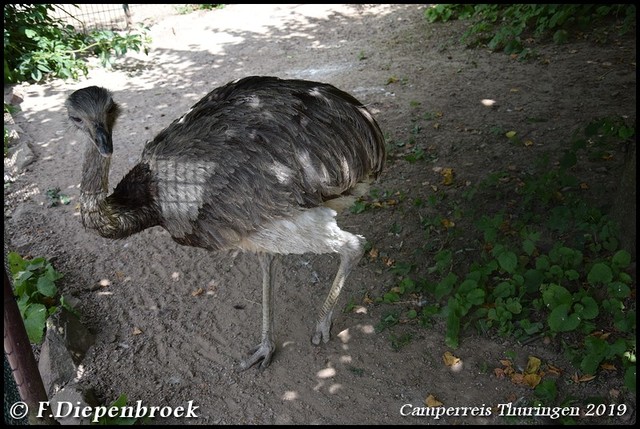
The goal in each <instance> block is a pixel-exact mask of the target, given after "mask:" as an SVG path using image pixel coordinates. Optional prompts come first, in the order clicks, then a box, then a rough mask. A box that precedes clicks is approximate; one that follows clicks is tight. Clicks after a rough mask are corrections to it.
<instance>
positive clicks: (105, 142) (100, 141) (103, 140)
mask: <svg viewBox="0 0 640 429" xmlns="http://www.w3.org/2000/svg"><path fill="white" fill-rule="evenodd" d="M94 142H95V144H96V147H97V148H98V152H100V155H102V156H104V157H109V156H111V154H112V153H113V141H112V140H111V133H109V132H108V131H107V130H106V128H105V127H104V125H102V124H98V126H97V127H96V138H95V140H94Z"/></svg>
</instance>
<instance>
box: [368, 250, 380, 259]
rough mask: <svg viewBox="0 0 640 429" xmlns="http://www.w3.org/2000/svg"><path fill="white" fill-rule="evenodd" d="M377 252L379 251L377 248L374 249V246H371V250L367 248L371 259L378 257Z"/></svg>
mask: <svg viewBox="0 0 640 429" xmlns="http://www.w3.org/2000/svg"><path fill="white" fill-rule="evenodd" d="M378 253H379V250H378V249H376V248H375V247H372V248H371V250H369V257H370V258H371V259H376V258H377V257H378Z"/></svg>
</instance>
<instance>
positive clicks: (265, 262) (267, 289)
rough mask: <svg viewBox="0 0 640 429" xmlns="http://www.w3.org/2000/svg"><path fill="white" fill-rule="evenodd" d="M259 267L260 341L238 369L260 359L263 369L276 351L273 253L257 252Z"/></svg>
mask: <svg viewBox="0 0 640 429" xmlns="http://www.w3.org/2000/svg"><path fill="white" fill-rule="evenodd" d="M258 260H259V261H260V268H261V269H262V342H261V343H260V345H258V347H256V348H255V349H254V350H253V354H252V355H251V357H249V358H248V359H246V360H244V361H242V363H241V364H240V370H242V371H244V370H246V369H248V368H251V367H252V366H253V365H255V364H256V363H258V362H260V361H262V363H261V364H260V368H262V369H264V368H266V367H268V366H269V364H270V363H271V357H272V356H273V353H274V352H275V351H276V342H275V340H274V336H273V286H274V285H273V277H272V275H271V263H272V262H273V255H272V254H270V253H262V252H261V253H258Z"/></svg>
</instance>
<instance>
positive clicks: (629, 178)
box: [610, 140, 636, 261]
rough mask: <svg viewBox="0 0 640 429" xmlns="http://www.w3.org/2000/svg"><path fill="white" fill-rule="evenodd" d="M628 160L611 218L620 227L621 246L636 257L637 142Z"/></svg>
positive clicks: (633, 144)
mask: <svg viewBox="0 0 640 429" xmlns="http://www.w3.org/2000/svg"><path fill="white" fill-rule="evenodd" d="M630 146H631V148H630V151H629V154H628V156H627V162H626V164H625V167H624V170H623V172H622V178H621V180H620V185H619V187H618V192H617V194H616V197H615V200H614V203H613V207H612V210H611V213H610V217H611V219H613V220H614V221H615V222H617V224H618V226H619V227H620V235H619V239H620V248H622V249H624V250H626V251H628V252H629V253H631V260H632V261H635V259H636V142H635V140H634V141H633V142H632V143H631V145H630Z"/></svg>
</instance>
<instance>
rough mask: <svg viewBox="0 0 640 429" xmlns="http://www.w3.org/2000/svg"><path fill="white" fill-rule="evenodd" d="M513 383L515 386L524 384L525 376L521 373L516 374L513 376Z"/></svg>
mask: <svg viewBox="0 0 640 429" xmlns="http://www.w3.org/2000/svg"><path fill="white" fill-rule="evenodd" d="M511 382H513V383H515V384H524V375H522V374H521V373H519V372H518V373H515V374H513V375H512V376H511Z"/></svg>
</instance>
